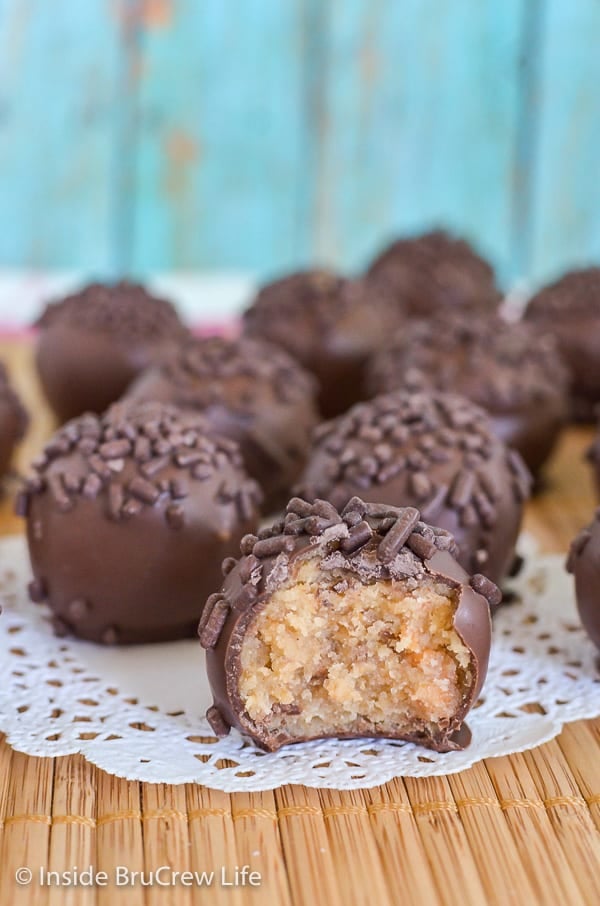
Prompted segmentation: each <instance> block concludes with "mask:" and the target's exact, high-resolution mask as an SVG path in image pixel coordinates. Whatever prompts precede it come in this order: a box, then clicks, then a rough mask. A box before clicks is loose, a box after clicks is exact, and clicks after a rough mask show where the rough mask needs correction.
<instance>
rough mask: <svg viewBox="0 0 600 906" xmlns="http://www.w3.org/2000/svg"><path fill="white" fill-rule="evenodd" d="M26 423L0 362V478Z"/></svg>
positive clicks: (7, 467)
mask: <svg viewBox="0 0 600 906" xmlns="http://www.w3.org/2000/svg"><path fill="white" fill-rule="evenodd" d="M28 423H29V417H28V415H27V412H26V411H25V407H24V406H23V404H22V402H21V400H20V398H19V396H18V395H17V393H16V391H15V389H14V388H13V386H12V384H11V382H10V379H9V376H8V371H7V370H6V366H5V365H4V364H3V363H2V362H0V478H2V477H3V476H4V475H6V473H7V472H8V470H9V468H10V464H11V461H12V458H13V454H14V452H15V448H16V446H17V444H18V443H19V441H21V440H22V439H23V437H24V436H25V432H26V430H27V425H28Z"/></svg>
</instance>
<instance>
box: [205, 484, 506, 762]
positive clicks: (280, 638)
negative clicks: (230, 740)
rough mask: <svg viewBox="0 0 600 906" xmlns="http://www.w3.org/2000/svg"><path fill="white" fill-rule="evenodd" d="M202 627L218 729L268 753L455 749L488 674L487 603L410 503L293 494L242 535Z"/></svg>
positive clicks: (444, 537) (489, 597)
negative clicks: (397, 744)
mask: <svg viewBox="0 0 600 906" xmlns="http://www.w3.org/2000/svg"><path fill="white" fill-rule="evenodd" d="M241 554H242V556H241V557H240V558H239V559H237V560H236V559H230V560H226V561H225V562H224V564H223V571H224V574H225V582H224V585H223V587H222V589H221V591H220V592H218V593H216V594H213V595H211V597H210V598H209V599H208V601H207V603H206V607H205V609H204V612H203V615H202V619H201V622H200V627H199V635H200V642H201V644H202V646H203V647H204V648H205V649H206V665H207V671H208V677H209V681H210V685H211V688H212V692H213V697H214V704H213V705H212V707H211V708H210V709H209V711H208V713H207V717H208V720H209V722H210V724H211V726H212V728H213V731H214V732H215V733H216V734H217V735H218V736H222V735H225V734H226V733H228V732H229V729H230V727H236V728H237V729H238V730H240V731H241V732H242V734H244V735H246V736H248V737H250V738H251V739H252V740H254V742H256V743H257V744H258V745H259V746H261V747H262V748H264V749H267V750H270V751H273V750H276V749H279V748H280V747H281V746H283V745H286V744H288V743H293V742H298V741H303V740H308V739H317V738H322V737H389V738H393V739H403V740H407V741H410V742H415V743H419V744H421V745H424V746H427V747H429V748H432V749H435V750H437V751H440V752H446V751H450V750H452V749H457V748H463V747H464V746H465V745H466V744H468V742H469V739H470V734H469V731H468V729H467V728H466V726H465V725H464V723H463V721H464V719H465V716H466V714H467V712H468V711H469V709H470V708H471V706H472V705H473V703H474V702H475V701H476V699H477V696H478V695H479V691H480V689H481V687H482V684H483V681H484V679H485V675H486V671H487V664H488V656H489V650H490V635H491V626H490V605H495V604H497V603H498V601H499V600H500V592H499V590H498V589H497V588H496V586H495V585H494V584H493V583H492V582H490V580H489V579H487V578H485V577H484V576H482V575H473V576H469V575H468V574H467V573H466V572H465V571H464V569H463V568H462V567H461V566H460V565H459V563H458V562H457V560H456V556H455V555H456V545H455V542H454V539H453V538H452V536H451V535H450V534H449V533H448V532H446V531H444V530H443V529H439V528H433V527H432V526H430V525H428V524H426V523H425V522H423V521H422V519H421V515H420V513H419V511H418V510H417V509H414V508H412V507H405V508H395V507H392V506H388V505H386V504H372V503H366V502H364V501H363V500H361V499H360V498H358V497H354V498H353V499H352V500H350V501H349V502H348V504H347V505H346V506H345V507H344V509H343V510H342V511H341V512H340V511H339V510H338V509H336V507H334V506H333V505H332V504H330V503H328V502H326V501H324V500H317V501H315V502H314V503H308V502H307V501H305V500H300V499H292V500H291V501H290V502H289V504H288V506H287V512H286V515H285V518H283V519H281V520H279V521H277V522H276V523H275V524H274V525H272V526H271V527H270V528H266V529H264V530H262V531H261V532H259V534H258V535H248V536H246V537H245V538H243V539H242V543H241Z"/></svg>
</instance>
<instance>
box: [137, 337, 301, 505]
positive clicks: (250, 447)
mask: <svg viewBox="0 0 600 906" xmlns="http://www.w3.org/2000/svg"><path fill="white" fill-rule="evenodd" d="M316 392H317V387H316V382H315V380H314V378H313V377H312V375H310V374H308V372H306V371H304V369H303V368H302V367H301V366H300V365H299V364H298V363H297V362H296V361H295V360H294V359H293V358H291V356H289V355H288V354H287V353H286V352H284V351H283V350H282V349H279V348H278V347H276V346H273V345H272V344H270V343H264V342H262V341H259V340H252V339H250V338H248V337H240V338H237V339H225V338H223V337H205V338H198V339H191V340H190V341H189V342H186V343H183V344H182V345H181V346H180V347H178V349H177V350H176V351H174V352H173V353H172V354H171V355H169V356H167V357H166V358H165V359H164V361H163V362H162V363H161V364H160V365H157V366H156V367H155V368H151V369H149V370H148V371H147V372H146V373H144V374H143V375H141V376H140V377H139V378H138V380H137V381H135V383H134V384H133V386H132V387H131V389H130V391H129V392H128V394H127V397H126V398H127V399H128V400H134V401H141V400H159V401H161V402H167V403H173V404H175V405H177V406H179V407H181V408H183V409H186V410H188V409H189V410H194V411H199V412H202V413H203V414H204V416H205V417H206V418H207V420H208V421H209V422H210V424H211V425H212V427H213V430H215V431H217V432H218V433H219V434H222V435H223V436H225V437H230V438H232V439H233V440H235V441H237V442H238V443H239V445H240V449H241V451H242V456H243V457H244V462H245V464H246V468H247V469H248V472H249V473H250V475H251V476H252V477H253V478H255V479H256V480H257V481H258V483H259V484H260V486H261V487H262V489H263V493H264V496H265V499H264V505H263V508H264V511H265V512H269V511H271V510H274V509H276V508H277V507H281V506H283V505H284V504H285V503H286V501H287V500H289V497H290V489H291V487H292V484H293V483H294V482H295V481H297V479H298V476H299V475H300V472H301V471H302V468H303V466H304V464H305V462H306V458H307V456H308V450H309V446H310V434H311V431H312V429H313V428H314V426H315V425H316V424H317V423H318V421H319V415H318V411H317V408H316Z"/></svg>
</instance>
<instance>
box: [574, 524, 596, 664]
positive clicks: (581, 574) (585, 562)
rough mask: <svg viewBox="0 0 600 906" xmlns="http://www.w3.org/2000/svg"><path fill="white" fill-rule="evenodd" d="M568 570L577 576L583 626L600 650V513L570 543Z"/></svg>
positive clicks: (576, 581)
mask: <svg viewBox="0 0 600 906" xmlns="http://www.w3.org/2000/svg"><path fill="white" fill-rule="evenodd" d="M567 570H568V571H569V572H570V573H573V576H574V577H575V595H576V598H577V609H578V610H579V616H580V618H581V622H582V623H583V627H584V629H585V630H586V632H587V634H588V635H589V637H590V638H591V640H592V642H593V643H594V645H595V646H596V647H597V648H598V649H599V650H600V510H597V511H596V515H595V518H594V521H593V522H592V523H591V525H590V526H588V528H586V529H583V531H581V532H580V533H579V535H578V536H577V537H576V538H575V540H574V541H573V543H572V544H571V549H570V551H569V557H568V559H567Z"/></svg>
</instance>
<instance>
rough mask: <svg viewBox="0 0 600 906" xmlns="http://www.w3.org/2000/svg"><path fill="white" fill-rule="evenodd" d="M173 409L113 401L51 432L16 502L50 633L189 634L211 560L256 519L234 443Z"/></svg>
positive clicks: (209, 584)
mask: <svg viewBox="0 0 600 906" xmlns="http://www.w3.org/2000/svg"><path fill="white" fill-rule="evenodd" d="M209 430H210V425H207V424H206V422H205V421H204V419H202V418H201V417H200V416H198V415H189V414H184V413H181V412H180V411H179V410H177V409H175V408H174V407H169V406H163V405H155V404H145V405H140V406H138V407H136V408H134V407H131V406H128V407H123V406H120V405H119V404H117V405H115V406H113V407H112V408H111V409H109V410H108V412H107V413H106V414H105V415H104V416H102V417H98V416H96V415H91V414H88V415H84V416H81V417H80V418H78V419H75V420H73V421H71V422H69V423H68V424H66V425H65V426H64V427H63V428H61V429H60V430H59V431H58V432H57V433H56V434H55V435H54V437H53V438H52V439H51V440H50V442H49V443H48V444H47V446H46V447H45V449H44V451H43V453H42V455H41V456H40V457H39V458H38V460H36V461H35V462H34V464H33V468H34V474H33V476H32V477H31V478H30V479H29V480H28V481H27V482H26V484H25V486H24V489H23V491H22V492H21V494H20V495H19V498H18V500H17V512H18V513H19V514H20V515H23V516H25V517H26V520H27V540H28V543H29V552H30V556H31V563H32V567H33V574H34V579H33V582H32V583H31V585H30V595H31V598H32V600H34V601H46V602H47V603H48V604H49V606H50V608H51V610H52V612H53V614H54V626H55V630H56V631H57V633H58V634H59V635H60V634H67V633H71V634H73V635H77V636H79V637H80V638H83V639H90V640H92V641H98V642H104V643H107V644H115V643H116V644H126V643H134V642H157V641H167V640H170V639H177V638H183V637H186V636H190V635H193V634H194V632H195V631H196V627H197V623H198V619H199V616H200V613H201V609H202V602H203V598H204V597H205V596H206V595H208V593H209V592H210V591H211V590H212V589H213V588H214V587H215V585H217V584H218V582H219V563H220V561H221V560H222V558H223V557H224V556H227V555H229V554H232V553H233V552H234V551H236V550H237V549H238V545H239V541H240V538H241V537H242V536H243V535H244V534H245V533H246V532H248V531H252V530H253V529H254V528H255V527H256V525H257V519H258V515H257V499H258V497H259V490H258V487H257V485H256V483H255V482H254V481H253V480H252V479H250V478H248V477H247V474H246V473H245V471H244V469H243V466H242V461H241V456H240V453H239V449H238V448H237V445H236V444H234V443H233V442H232V441H230V440H226V439H224V438H215V437H214V436H213V435H212V434H211V435H210V437H209V433H208V432H209Z"/></svg>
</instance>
